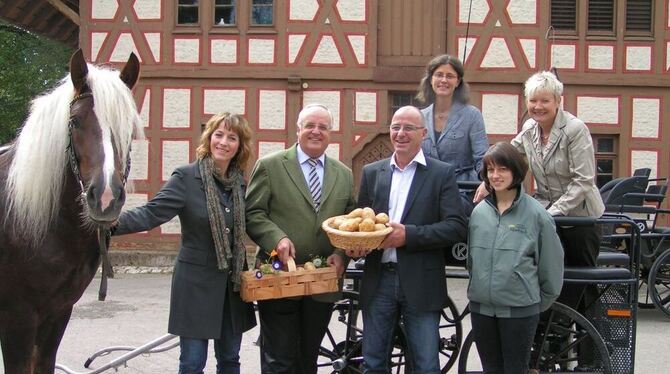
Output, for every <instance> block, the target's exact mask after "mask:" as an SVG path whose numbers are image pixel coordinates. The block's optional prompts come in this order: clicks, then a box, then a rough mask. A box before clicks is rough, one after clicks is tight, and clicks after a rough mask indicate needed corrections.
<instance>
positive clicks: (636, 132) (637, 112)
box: [632, 98, 661, 138]
mask: <svg viewBox="0 0 670 374" xmlns="http://www.w3.org/2000/svg"><path fill="white" fill-rule="evenodd" d="M660 118H661V101H660V100H659V99H642V98H638V99H635V98H634V99H633V124H632V125H633V136H634V137H636V138H657V137H658V127H659V123H660Z"/></svg>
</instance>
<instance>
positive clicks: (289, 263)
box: [286, 257, 296, 271]
mask: <svg viewBox="0 0 670 374" xmlns="http://www.w3.org/2000/svg"><path fill="white" fill-rule="evenodd" d="M286 266H287V267H288V271H295V270H296V267H295V260H294V259H293V257H289V258H288V261H286Z"/></svg>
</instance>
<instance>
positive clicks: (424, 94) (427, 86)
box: [416, 55, 470, 105]
mask: <svg viewBox="0 0 670 374" xmlns="http://www.w3.org/2000/svg"><path fill="white" fill-rule="evenodd" d="M442 65H451V67H452V68H454V70H455V71H456V74H457V75H458V87H456V89H455V90H454V100H455V101H458V102H461V103H463V104H465V103H467V102H468V101H470V87H469V86H468V84H467V82H465V80H463V76H464V75H465V70H464V69H463V63H462V62H461V60H459V59H458V58H456V57H454V56H452V55H439V56H436V57H434V58H433V59H432V60H430V62H429V63H428V65H426V71H425V72H424V75H423V78H421V83H419V91H418V92H417V93H416V99H417V100H418V101H419V102H420V103H422V104H424V105H430V104H432V103H433V102H435V92H434V91H433V86H432V85H431V80H432V79H433V73H435V70H437V68H439V67H440V66H442Z"/></svg>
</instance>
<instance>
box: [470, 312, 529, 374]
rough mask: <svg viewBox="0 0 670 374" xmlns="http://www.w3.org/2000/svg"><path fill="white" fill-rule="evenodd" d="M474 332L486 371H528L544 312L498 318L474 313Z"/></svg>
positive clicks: (519, 373) (500, 373) (507, 373)
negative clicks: (534, 341)
mask: <svg viewBox="0 0 670 374" xmlns="http://www.w3.org/2000/svg"><path fill="white" fill-rule="evenodd" d="M470 318H471V320H472V333H473V334H474V338H475V343H477V351H478V352H479V359H480V361H481V363H482V368H483V369H484V373H486V374H527V373H528V362H529V361H530V347H531V345H532V343H533V337H534V336H535V329H536V328H537V324H538V321H539V320H540V315H539V314H535V315H532V316H529V317H523V318H498V317H489V316H485V315H483V314H478V313H472V314H471V315H470Z"/></svg>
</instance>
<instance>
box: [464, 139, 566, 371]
mask: <svg viewBox="0 0 670 374" xmlns="http://www.w3.org/2000/svg"><path fill="white" fill-rule="evenodd" d="M527 171H528V164H527V163H526V161H525V160H524V158H523V156H522V155H521V154H520V153H519V152H518V151H517V150H516V149H515V148H514V147H513V146H512V145H510V144H509V143H497V144H495V145H493V146H492V147H491V148H490V149H489V150H488V151H487V152H486V154H485V155H484V165H483V168H482V171H481V177H482V179H483V180H484V183H485V186H486V189H487V190H488V191H489V193H490V194H489V196H488V197H487V198H486V199H485V200H484V201H482V202H480V203H479V204H478V205H477V206H476V207H475V209H474V210H473V212H472V216H471V217H470V226H469V233H468V246H469V253H468V271H469V273H470V284H469V285H468V298H469V299H470V311H471V312H472V314H471V319H472V331H473V334H474V339H475V343H476V344H477V350H478V352H479V356H480V359H481V363H482V367H483V369H484V372H485V373H505V374H512V373H519V374H521V373H524V374H525V373H527V372H528V362H529V360H530V348H531V344H532V342H533V336H534V335H535V329H536V327H537V324H538V321H539V317H540V312H543V311H545V310H546V309H548V308H549V306H551V304H552V303H553V302H554V301H555V300H556V298H557V297H558V295H559V293H560V291H561V286H562V283H563V248H562V247H561V241H560V239H559V238H558V235H557V234H556V228H555V225H554V220H553V218H552V217H551V215H550V214H549V213H548V212H547V210H546V209H545V208H544V206H542V205H541V204H540V203H539V202H538V201H537V200H535V199H533V198H532V197H530V196H528V195H527V194H526V193H525V192H524V191H523V187H522V183H523V179H524V177H525V175H526V172H527Z"/></svg>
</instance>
